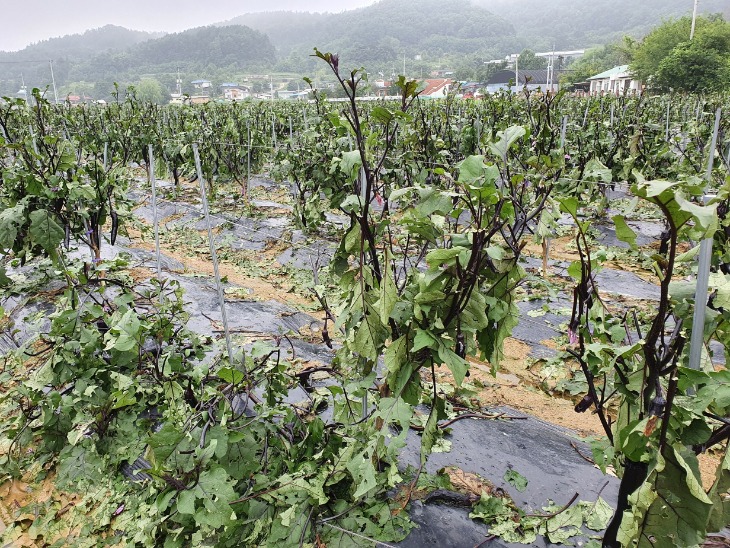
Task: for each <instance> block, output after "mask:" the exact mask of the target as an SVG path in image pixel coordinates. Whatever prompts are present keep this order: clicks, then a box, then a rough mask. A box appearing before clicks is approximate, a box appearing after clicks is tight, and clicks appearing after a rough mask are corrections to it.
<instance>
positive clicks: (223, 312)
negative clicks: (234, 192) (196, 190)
mask: <svg viewBox="0 0 730 548" xmlns="http://www.w3.org/2000/svg"><path fill="white" fill-rule="evenodd" d="M193 155H194V156H195V169H196V170H197V172H198V181H200V197H201V199H202V200H203V214H204V215H205V224H206V225H207V227H208V243H209V244H210V257H211V259H212V261H213V274H214V275H215V284H216V286H217V288H218V300H219V301H220V306H221V318H222V319H223V332H224V334H225V337H226V348H227V350H228V360H229V362H230V365H231V367H233V346H232V345H231V332H230V330H229V329H228V315H227V314H226V301H225V294H224V293H223V284H222V283H221V275H220V271H219V270H218V254H217V253H216V251H215V243H214V242H213V227H212V225H211V223H210V212H209V211H208V196H207V195H206V193H205V180H204V179H203V169H202V168H201V166H200V153H199V152H198V143H193Z"/></svg>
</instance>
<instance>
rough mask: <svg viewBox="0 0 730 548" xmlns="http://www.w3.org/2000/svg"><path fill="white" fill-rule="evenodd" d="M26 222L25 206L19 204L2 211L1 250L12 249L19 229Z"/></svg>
mask: <svg viewBox="0 0 730 548" xmlns="http://www.w3.org/2000/svg"><path fill="white" fill-rule="evenodd" d="M24 220H25V204H24V203H23V202H21V203H19V204H18V205H16V206H15V207H10V208H7V209H4V210H3V211H0V250H9V249H12V248H13V246H14V245H15V239H16V238H17V237H18V228H19V227H20V226H22V224H23V222H24Z"/></svg>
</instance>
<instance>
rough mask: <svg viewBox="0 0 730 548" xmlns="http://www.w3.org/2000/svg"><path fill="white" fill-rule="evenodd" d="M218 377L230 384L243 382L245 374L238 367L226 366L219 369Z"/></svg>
mask: <svg viewBox="0 0 730 548" xmlns="http://www.w3.org/2000/svg"><path fill="white" fill-rule="evenodd" d="M218 377H219V378H220V379H221V380H223V381H225V382H226V383H228V384H240V383H241V382H243V379H244V378H245V375H244V374H243V373H242V372H241V371H238V370H237V369H233V368H231V367H224V368H222V369H220V370H219V371H218Z"/></svg>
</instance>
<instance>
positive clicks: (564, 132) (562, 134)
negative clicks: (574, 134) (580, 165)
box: [560, 114, 568, 148]
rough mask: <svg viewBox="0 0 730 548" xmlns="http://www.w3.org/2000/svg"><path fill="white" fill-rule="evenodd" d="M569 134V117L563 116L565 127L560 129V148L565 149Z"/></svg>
mask: <svg viewBox="0 0 730 548" xmlns="http://www.w3.org/2000/svg"><path fill="white" fill-rule="evenodd" d="M567 134H568V116H567V114H566V115H565V116H563V127H562V128H560V148H565V137H566V136H567Z"/></svg>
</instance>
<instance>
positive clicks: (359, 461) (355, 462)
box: [347, 451, 378, 498]
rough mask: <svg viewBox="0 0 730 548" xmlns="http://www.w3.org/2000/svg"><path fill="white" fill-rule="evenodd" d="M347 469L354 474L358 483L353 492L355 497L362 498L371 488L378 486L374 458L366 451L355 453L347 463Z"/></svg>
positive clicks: (353, 476)
mask: <svg viewBox="0 0 730 548" xmlns="http://www.w3.org/2000/svg"><path fill="white" fill-rule="evenodd" d="M347 469H348V470H349V471H350V474H352V478H353V479H354V480H355V484H356V485H357V489H356V490H355V493H354V494H353V497H354V498H360V497H362V496H363V495H364V494H366V493H367V492H368V491H370V490H371V489H374V488H375V487H377V485H378V482H377V480H376V479H375V466H374V465H373V459H372V457H371V456H370V455H369V454H368V453H367V452H366V451H363V452H362V453H359V454H357V455H355V456H354V457H353V458H352V459H351V460H350V462H348V463H347Z"/></svg>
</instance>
